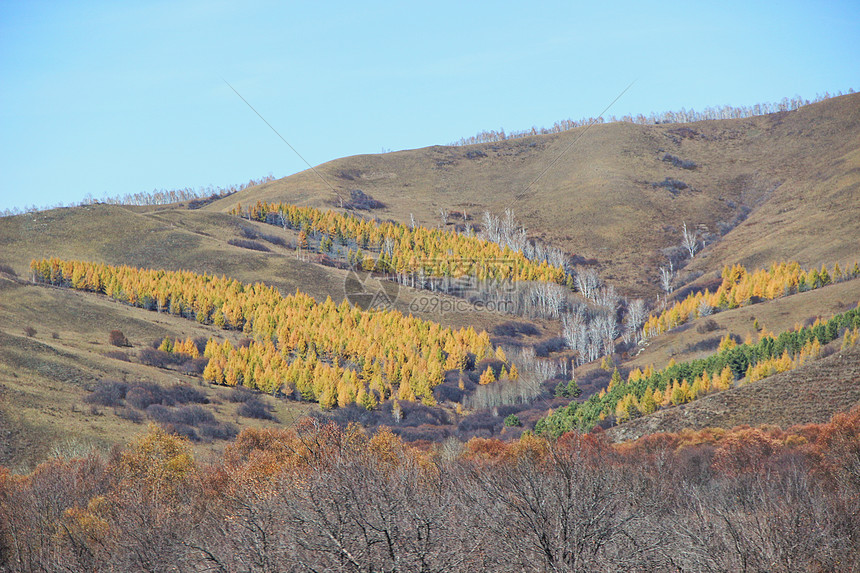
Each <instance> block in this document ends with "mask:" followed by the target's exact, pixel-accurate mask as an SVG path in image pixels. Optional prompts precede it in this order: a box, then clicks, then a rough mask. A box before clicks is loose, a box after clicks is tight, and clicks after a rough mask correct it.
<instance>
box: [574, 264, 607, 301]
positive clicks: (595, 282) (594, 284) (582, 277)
mask: <svg viewBox="0 0 860 573" xmlns="http://www.w3.org/2000/svg"><path fill="white" fill-rule="evenodd" d="M600 285H601V281H600V277H599V276H597V271H595V270H594V269H585V270H584V271H580V272H578V273H576V288H577V290H578V291H579V292H580V293H581V294H582V296H584V297H585V298H587V299H592V298H593V297H594V293H595V292H596V291H597V289H598V288H600Z"/></svg>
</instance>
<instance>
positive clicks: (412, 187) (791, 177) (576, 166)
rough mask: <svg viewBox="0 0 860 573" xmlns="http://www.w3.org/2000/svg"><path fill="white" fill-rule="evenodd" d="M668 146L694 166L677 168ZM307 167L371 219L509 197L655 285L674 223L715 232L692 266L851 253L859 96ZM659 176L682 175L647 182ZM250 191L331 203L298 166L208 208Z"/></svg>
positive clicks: (631, 278) (522, 215) (252, 197)
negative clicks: (364, 203)
mask: <svg viewBox="0 0 860 573" xmlns="http://www.w3.org/2000/svg"><path fill="white" fill-rule="evenodd" d="M667 154H668V155H669V156H672V157H674V158H677V159H678V160H680V161H681V162H692V164H694V165H695V167H693V168H692V169H688V168H685V167H684V166H683V165H684V164H683V163H679V164H678V166H676V165H675V163H673V162H672V161H670V160H669V159H671V158H668V157H667ZM664 158H665V159H666V160H664ZM556 159H558V161H557V162H556V163H554V164H553V162H554V161H555V160H556ZM686 166H687V167H689V166H690V164H689V163H687V164H686ZM316 169H317V171H318V172H319V173H320V174H321V175H322V176H323V177H324V178H325V180H326V181H327V182H328V184H330V185H331V186H333V187H334V188H335V189H336V190H337V192H338V194H339V195H340V196H342V197H346V198H348V197H349V191H350V190H353V189H361V190H362V191H364V192H365V193H369V194H370V195H372V196H373V197H374V198H375V199H377V200H379V201H381V202H383V203H384V204H385V205H386V207H385V208H382V209H375V210H373V211H372V214H373V215H375V216H378V217H381V218H391V219H395V220H398V221H404V222H408V221H409V220H410V214H414V216H415V217H416V219H418V221H419V222H421V223H422V224H425V225H430V226H435V225H437V224H439V215H438V210H439V208H445V209H448V210H449V211H459V212H466V213H468V214H469V215H470V216H473V217H475V222H476V223H477V222H479V219H480V214H481V213H482V212H483V211H484V210H486V209H489V210H491V211H495V212H501V211H503V210H504V209H505V208H506V207H510V208H512V209H514V211H515V213H516V216H517V218H518V220H521V221H522V222H523V223H524V225H525V226H526V227H527V229H528V230H529V232H530V233H531V234H532V235H533V236H536V237H541V238H543V239H544V240H546V241H548V242H550V243H551V244H554V245H556V246H559V247H561V248H564V249H565V250H567V251H568V252H570V253H573V254H577V255H581V256H582V257H584V258H586V259H592V258H593V259H596V260H597V261H598V263H599V269H600V271H601V274H602V276H603V277H604V279H606V280H608V281H611V282H613V283H614V284H616V285H617V286H618V287H619V288H620V289H621V290H622V291H623V292H625V294H628V295H635V296H643V295H649V296H653V295H654V294H656V293H657V292H658V283H657V267H658V266H660V265H664V264H666V259H665V257H664V256H663V255H662V254H661V250H662V249H665V248H667V247H673V246H678V245H679V244H680V229H681V226H682V223H684V222H686V223H687V224H688V225H689V226H691V227H692V226H699V227H700V229H701V230H702V231H703V232H706V233H708V234H710V235H711V240H714V241H716V243H715V244H714V245H712V246H710V247H708V248H706V249H705V250H704V251H703V252H702V253H701V254H700V255H698V256H697V258H696V260H694V261H693V262H692V263H691V264H690V266H689V270H691V271H699V272H708V271H712V270H714V269H719V268H721V267H722V265H724V264H726V263H736V262H740V263H743V264H746V265H748V266H751V267H757V266H761V265H764V264H767V263H769V262H770V261H773V260H783V259H785V260H788V259H791V260H798V261H799V262H800V263H801V264H803V265H813V264H820V263H821V262H824V261H835V260H846V259H849V258H851V257H855V256H856V255H857V247H856V245H857V244H858V242H860V231H858V227H857V225H856V224H854V223H853V221H856V220H857V219H858V218H859V217H860V94H852V95H846V96H842V97H838V98H833V99H830V100H826V101H823V102H820V103H817V104H813V105H809V106H806V107H803V108H801V109H799V110H797V111H793V112H781V113H777V114H772V115H768V116H760V117H753V118H748V119H738V120H721V121H704V122H699V123H694V124H686V125H681V124H669V125H651V126H640V125H633V124H627V123H615V124H605V125H595V126H593V127H591V128H590V129H587V128H576V129H573V130H571V131H568V132H563V133H560V134H555V135H539V136H533V137H527V138H523V139H516V140H511V141H504V142H499V143H492V144H479V145H471V146H465V147H441V146H435V147H428V148H424V149H416V150H408V151H399V152H395V153H387V154H382V155H359V156H354V157H346V158H342V159H337V160H334V161H330V162H328V163H325V164H322V165H320V166H318V167H317V168H316ZM538 177H540V178H539V180H537V183H535V184H534V185H531V183H532V182H533V181H535V180H536V179H538ZM667 178H668V179H670V180H676V181H680V182H683V183H684V184H685V185H686V187H685V188H680V185H678V187H676V188H674V189H669V188H667V187H665V186H654V185H652V184H655V183H662V182H665V181H666V180H667ZM526 191H527V192H526ZM258 200H263V201H285V202H290V203H297V204H302V205H313V206H327V207H336V206H337V205H338V197H337V196H336V195H335V194H334V193H332V191H331V189H329V187H328V186H327V185H326V183H323V182H322V181H321V180H320V179H319V178H318V177H317V176H316V175H315V174H314V173H313V172H311V171H310V170H308V171H304V172H301V173H298V174H296V175H293V176H290V177H286V178H284V179H281V180H278V181H274V182H271V183H266V184H264V185H261V186H258V187H253V188H250V189H246V190H244V191H242V192H240V193H238V194H236V195H233V196H231V197H228V198H225V199H223V200H221V201H217V202H215V203H213V204H211V205H209V206H208V207H206V209H207V210H209V211H213V212H218V211H220V212H225V211H227V210H229V209H230V208H232V207H234V206H235V205H236V203H237V202H241V203H242V204H245V205H247V204H250V203H254V202H256V201H258ZM747 211H749V214H748V218H747V219H746V220H745V221H743V222H740V224H738V223H739V220H740V219H742V218H743V216H744V214H745V213H746V212H747ZM458 222H459V223H462V220H458V219H456V218H452V219H451V223H453V224H456V223H458ZM735 225H736V226H735ZM732 227H734V228H733V229H732ZM730 229H732V230H730ZM721 234H722V236H721ZM643 269H644V271H645V272H643Z"/></svg>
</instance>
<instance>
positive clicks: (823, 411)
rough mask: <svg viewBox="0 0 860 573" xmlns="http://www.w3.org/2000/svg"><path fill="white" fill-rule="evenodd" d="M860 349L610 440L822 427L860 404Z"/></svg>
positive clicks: (649, 421)
mask: <svg viewBox="0 0 860 573" xmlns="http://www.w3.org/2000/svg"><path fill="white" fill-rule="evenodd" d="M858 382H860V347H854V348H851V349H849V350H845V351H837V352H836V353H835V354H833V355H831V356H828V357H826V358H822V359H820V360H815V361H813V362H810V363H808V364H805V365H803V366H801V367H800V368H798V369H796V370H791V371H789V372H783V373H781V374H776V375H774V376H770V377H768V378H765V379H764V380H760V381H758V382H754V383H752V384H747V385H745V386H741V387H739V388H732V389H730V390H726V391H725V392H719V393H717V394H712V395H709V396H705V397H704V398H700V399H698V400H696V401H694V402H691V403H689V404H682V405H680V406H676V407H674V408H669V409H666V410H660V411H658V412H655V413H654V414H651V415H650V416H645V417H643V418H639V419H637V420H633V421H631V422H627V423H625V424H622V425H620V426H617V427H614V428H610V429H609V430H607V434H608V435H609V436H610V437H611V439H613V440H615V441H627V440H635V439H637V438H639V437H642V436H645V435H647V434H653V433H657V432H679V431H681V430H683V429H686V428H689V429H694V430H699V429H702V428H709V427H716V428H725V429H728V428H733V427H735V426H741V425H748V426H761V425H766V424H767V425H775V426H780V427H782V428H787V427H789V426H793V425H795V424H810V423H822V422H826V421H827V420H829V419H830V417H831V416H832V415H833V414H836V413H838V412H844V411H847V410H850V409H851V408H852V407H853V406H855V405H856V404H857V403H858V402H860V383H858Z"/></svg>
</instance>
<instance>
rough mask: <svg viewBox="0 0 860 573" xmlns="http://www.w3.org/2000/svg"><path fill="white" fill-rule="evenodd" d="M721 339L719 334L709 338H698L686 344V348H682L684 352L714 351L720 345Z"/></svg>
mask: <svg viewBox="0 0 860 573" xmlns="http://www.w3.org/2000/svg"><path fill="white" fill-rule="evenodd" d="M721 340H722V337H720V336H712V337H710V338H706V339H704V340H700V341H699V342H696V343H695V344H688V345H687V346H686V348H684V352H700V351H714V350H716V349H717V348H719V347H720V341H721Z"/></svg>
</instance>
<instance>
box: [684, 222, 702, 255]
mask: <svg viewBox="0 0 860 573" xmlns="http://www.w3.org/2000/svg"><path fill="white" fill-rule="evenodd" d="M683 244H684V248H685V249H687V251H688V252H689V253H690V258H691V259H692V258H693V257H694V256H695V255H696V252H697V251H698V250H699V233H698V231H695V230H693V231H688V230H687V223H684V230H683Z"/></svg>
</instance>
